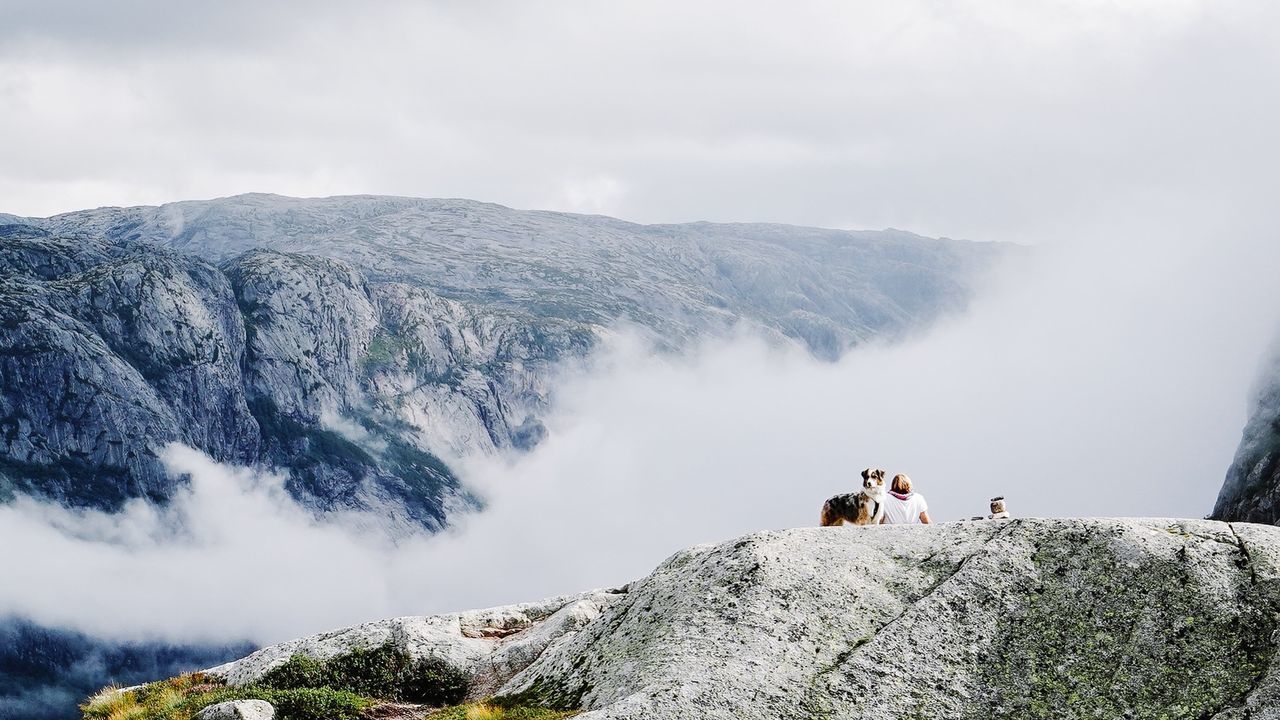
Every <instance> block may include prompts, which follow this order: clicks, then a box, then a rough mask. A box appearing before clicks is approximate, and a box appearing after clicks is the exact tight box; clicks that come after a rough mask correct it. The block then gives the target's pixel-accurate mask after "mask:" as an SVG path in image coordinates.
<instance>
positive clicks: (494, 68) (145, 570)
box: [0, 0, 1280, 642]
mask: <svg viewBox="0 0 1280 720" xmlns="http://www.w3.org/2000/svg"><path fill="white" fill-rule="evenodd" d="M0 19H2V20H3V22H0V211H4V212H11V213H16V214H27V215H47V214H51V213H56V212H61V211H67V210H73V209H79V208H83V207H91V206H97V205H102V204H134V203H161V202H167V201H171V200H179V199H193V198H206V197H214V196H221V195H229V194H235V193H240V192H250V191H260V192H275V193H281V194H286V195H300V196H313V195H329V194H340V193H388V194H401V195H414V196H428V197H430V196H447V197H467V198H473V199H478V200H485V201H493V202H499V203H503V204H507V205H510V206H514V207H523V208H543V209H561V210H572V211H580V212H599V213H607V214H611V215H615V216H619V217H622V218H625V219H629V220H636V221H643V222H671V221H691V220H702V219H706V220H718V221H779V222H791V223H799V224H809V225H821V226H832V227H848V228H881V227H890V226H891V227H898V228H903V229H907V230H913V231H916V232H920V233H923V234H926V235H933V236H949V237H965V238H970V239H975V240H1003V241H1015V242H1022V243H1027V244H1030V245H1034V246H1036V247H1035V250H1034V252H1033V253H1030V254H1027V255H1026V256H1025V257H1024V258H1023V261H1021V262H1020V263H1019V264H1016V265H1010V266H1007V267H1004V268H1001V269H1000V270H999V271H997V272H996V273H994V274H993V275H992V276H991V277H989V278H987V279H986V280H985V281H984V282H983V283H982V284H981V285H980V287H979V292H978V295H977V297H976V299H975V301H974V303H973V304H972V306H971V307H970V308H969V309H968V311H967V312H965V313H963V314H961V315H957V316H953V317H950V318H948V319H946V320H944V321H942V322H940V323H938V324H937V325H936V326H934V327H932V328H930V329H929V330H928V331H927V332H922V333H920V334H918V335H917V336H914V337H912V338H909V339H908V340H906V341H904V342H901V343H897V344H893V345H880V344H871V345H867V346H864V347H860V348H858V349H857V350H855V351H854V352H851V353H849V354H848V355H846V356H845V357H844V358H842V359H840V360H839V361H837V362H822V361H818V360H815V359H813V358H812V357H809V356H808V355H806V354H804V353H802V352H799V351H798V350H796V349H794V348H780V347H777V346H772V345H769V344H768V343H766V342H764V341H762V340H761V339H759V338H757V337H755V336H753V335H752V334H751V333H750V332H749V331H745V330H744V331H743V332H741V333H739V334H737V335H735V336H733V337H728V338H716V339H708V340H707V341H706V342H705V343H703V344H700V345H698V346H695V347H693V348H691V349H690V350H689V351H688V352H686V353H683V354H679V355H664V354H659V353H655V352H653V351H652V349H651V348H650V347H648V346H647V345H646V343H645V342H644V340H643V339H642V338H637V337H634V336H632V335H630V334H628V333H625V332H623V333H620V334H619V335H617V336H616V337H615V339H614V340H613V341H612V342H611V343H609V344H607V345H605V346H603V347H602V348H601V349H600V351H599V352H598V353H597V354H596V355H594V356H593V357H592V358H591V359H590V361H589V362H587V363H586V364H585V365H582V366H577V367H574V368H567V369H565V371H564V372H565V375H564V376H563V377H562V378H561V379H560V381H559V383H558V384H557V388H558V389H557V392H556V401H555V404H554V406H553V407H552V409H551V410H550V412H549V414H548V416H547V418H546V422H547V425H548V428H549V434H548V437H547V440H546V441H545V442H543V443H542V444H541V445H540V446H539V447H538V448H537V449H535V450H534V451H533V452H531V453H529V454H527V455H522V456H519V457H515V458H471V459H468V460H465V461H464V462H463V464H462V465H460V470H461V472H462V474H463V477H464V478H465V479H467V481H468V482H469V483H471V484H473V486H475V487H477V488H479V489H480V490H481V491H483V492H484V493H485V495H486V497H487V499H488V500H489V509H488V510H487V511H486V512H484V513H480V514H478V515H474V516H470V517H464V518H459V519H458V525H457V527H456V528H454V529H453V530H451V531H450V532H447V533H444V534H441V535H437V536H434V537H426V536H423V537H415V538H408V539H401V541H400V542H399V543H398V544H394V545H388V544H386V542H385V541H384V540H380V539H378V538H372V537H368V536H367V534H366V533H362V532H361V531H360V530H359V529H358V528H359V527H361V522H362V520H363V519H362V518H359V517H342V516H338V517H333V518H330V520H329V521H327V522H325V523H319V524H317V523H316V522H314V521H313V520H312V519H311V518H310V517H309V516H308V515H307V514H306V513H304V512H302V511H301V510H299V509H297V508H296V507H293V506H292V505H291V504H290V503H289V501H288V500H287V499H286V498H284V497H283V496H282V494H281V491H280V489H279V478H275V477H273V476H271V475H269V474H264V473H262V472H258V471H251V470H247V469H244V468H233V467H226V466H220V465H217V464H216V463H213V462H211V461H209V460H208V459H207V458H203V457H202V456H200V455H199V454H198V453H196V452H194V451H191V450H190V449H186V448H181V447H174V448H171V449H170V450H169V453H168V455H167V459H168V462H169V463H170V466H171V467H172V468H173V470H174V472H178V473H189V474H190V475H191V476H192V477H193V478H194V482H193V485H192V488H191V490H190V494H189V495H186V496H184V497H183V498H182V499H180V500H179V501H177V502H175V504H174V506H173V508H171V509H170V510H169V511H158V510H156V509H155V508H151V507H148V506H145V505H135V506H134V507H132V508H131V509H130V510H129V511H128V512H126V513H125V514H123V515H119V516H109V515H102V514H98V513H76V512H72V511H68V510H65V509H62V508H58V507H53V506H48V505H40V504H37V503H33V502H31V501H26V500H24V501H21V502H19V503H18V504H16V505H11V506H6V507H0V547H10V546H15V545H20V546H22V547H27V548H31V551H30V552H26V553H22V554H16V553H0V577H5V578H6V583H5V584H4V585H2V586H0V614H3V613H5V612H18V613H21V614H24V615H27V616H30V617H32V618H33V619H36V620H37V621H40V622H46V623H50V624H65V625H73V626H76V627H79V628H81V629H86V630H89V631H92V632H95V633H100V634H116V635H122V636H126V637H135V636H139V635H156V636H162V637H165V638H169V639H174V638H176V639H214V640H222V639H227V638H240V637H248V638H251V639H254V640H257V641H260V642H268V641H274V640H282V639H285V638H287V637H291V636H293V635H296V634H301V633H304V632H312V631H318V630H322V629H325V628H329V627H334V626H338V625H343V624H350V623H355V622H359V621H362V620H367V619H370V618H373V617H381V616H386V615H393V614H402V613H423V612H435V611H442V610H449V609H460V608H465V607H473V606H484V605H493V604H498V603H504V602H516V601H523V600H530V599H534V598H537V597H541V596H547V595H556V594H561V593H566V592H573V591H577V590H582V589H586V588H589V587H597V586H605V585H613V584H621V583H625V582H627V581H629V580H632V579H635V578H636V577H639V576H641V575H643V574H644V573H646V572H648V570H650V569H651V568H652V567H653V566H654V565H656V564H657V563H658V562H659V561H660V560H661V559H662V558H663V557H665V556H666V555H668V554H670V553H671V552H674V551H676V550H678V549H680V548H682V547H684V546H687V545H689V544H692V543H699V542H711V541H716V540H722V539H725V538H729V537H733V536H734V535H737V534H741V533H745V532H751V531H755V530H760V529H766V528H784V527H791V526H795V525H808V524H813V523H814V522H815V521H816V514H817V509H818V506H819V505H820V503H821V500H822V499H824V498H825V497H827V496H829V495H831V494H834V493H836V492H840V491H845V490H847V489H848V487H849V483H850V479H851V478H852V477H854V476H856V473H857V471H858V470H860V469H861V467H863V466H865V465H881V466H884V467H886V468H888V469H889V470H890V472H891V473H892V472H907V473H908V474H910V475H911V476H912V477H913V478H915V480H916V483H917V487H918V488H919V489H920V490H921V491H922V492H923V493H924V494H925V495H926V497H927V498H928V499H929V502H930V504H931V507H932V508H933V510H934V514H935V515H936V516H937V517H938V518H939V519H960V518H965V517H968V516H971V515H977V514H980V513H983V512H984V510H985V507H986V501H987V499H988V498H989V497H991V496H992V495H995V494H1003V495H1006V496H1008V497H1009V506H1010V509H1011V511H1013V513H1014V514H1015V515H1021V516H1028V515H1035V516H1068V515H1088V516H1131V515H1144V516H1161V515H1169V516H1182V517H1198V516H1201V515H1204V514H1205V513H1207V512H1208V511H1209V509H1210V508H1211V506H1212V502H1213V499H1214V497H1215V495H1216V493H1217V490H1218V487H1219V486H1220V484H1221V481H1222V477H1223V473H1224V471H1225V469H1226V467H1227V466H1228V464H1229V463H1230V459H1231V454H1232V452H1233V451H1234V448H1235V444H1236V443H1237V442H1238V440H1239V436H1240V429H1241V427H1242V425H1243V423H1244V421H1245V418H1246V417H1247V412H1248V408H1249V397H1250V391H1251V387H1252V386H1253V385H1254V383H1255V382H1256V375H1257V371H1258V369H1259V367H1260V364H1261V362H1262V359H1263V357H1264V356H1265V354H1266V352H1267V349H1268V347H1269V346H1270V344H1271V342H1272V338H1273V337H1274V336H1275V332H1276V330H1277V328H1280V285H1278V284H1277V283H1275V282H1274V268H1276V267H1280V242H1277V240H1278V238H1277V232H1276V231H1277V228H1280V217H1277V215H1278V214H1280V211H1278V210H1277V208H1276V207H1275V197H1276V190H1277V187H1276V185H1277V183H1276V180H1275V169H1276V168H1277V167H1280V162H1277V161H1278V160H1280V157H1277V156H1278V155H1280V151H1278V148H1280V143H1276V142H1275V140H1274V130H1273V127H1272V126H1273V125H1274V122H1275V117H1276V116H1277V112H1276V111H1277V109H1280V82H1277V81H1278V80H1280V78H1278V77H1277V74H1278V73H1280V62H1278V60H1280V42H1277V41H1278V40H1280V37H1277V35H1280V30H1277V28H1280V22H1277V21H1278V20H1280V6H1277V5H1275V4H1273V3H1265V2H1242V1H1238V0H1222V1H1220V2H1212V3H1209V2H1193V1H1191V0H1159V1H1156V0H1149V1H1135V2H1118V1H1104V0H1074V1H1071V2H1068V1H1067V0H1056V1H1049V0H1010V1H1008V2H1003V1H999V0H992V1H989V2H955V3H936V2H927V1H924V0H901V1H895V2H869V3H847V2H830V3H824V2H803V1H801V2H789V3H786V4H785V5H784V4H778V3H764V2H753V1H745V2H707V3H697V4H691V3H664V2H616V3H591V2H563V3H559V2H553V3H537V4H533V3H514V2H492V3H464V2H441V3H394V2H385V3H361V4H337V3H306V4H302V3H297V4H290V3H273V4H266V3H248V2H227V3H198V4H197V3H190V4H180V3H172V2H124V3H117V4H113V5H111V6H109V7H108V6H105V5H99V4H86V5H84V6H80V5H78V4H74V3H66V2H30V3H28V2H5V1H4V0H0ZM299 597H306V598H308V599H309V601H308V602H305V603H300V602H299V601H298V598H299Z"/></svg>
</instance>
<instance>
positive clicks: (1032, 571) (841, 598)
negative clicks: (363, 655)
mask: <svg viewBox="0 0 1280 720" xmlns="http://www.w3.org/2000/svg"><path fill="white" fill-rule="evenodd" d="M1278 628H1280V528H1276V527H1270V526H1261V525H1252V524H1227V523H1221V522H1214V521H1202V520H1159V519H1147V520H1066V519H1063V520H1011V521H981V522H970V523H951V524H943V525H936V526H932V527H928V526H912V527H904V526H880V527H873V528H858V527H842V528H811V529H798V530H787V531H782V532H768V533H760V534H756V535H750V536H747V537H744V538H741V539H738V540H733V541H729V542H725V543H721V544H718V545H708V546H699V547H695V548H692V549H689V550H686V551H683V552H680V553H678V554H676V555H675V556H673V557H671V558H670V559H668V560H667V561H666V562H664V563H663V564H662V565H661V566H659V567H658V568H657V570H655V571H654V572H653V574H651V575H650V576H649V577H647V578H645V579H643V580H640V581H637V582H635V583H633V584H631V585H629V586H628V587H626V588H624V589H622V590H619V591H614V592H598V593H590V594H586V595H582V596H576V597H571V598H562V599H557V600H553V601H547V602H544V603H535V604H531V605H524V606H515V607H508V608H499V609H495V610H488V611H477V612H472V613H461V614H456V615H443V616H434V617H424V618H398V619H395V620H386V621H382V622H377V623H370V624H367V625H363V626H359V627H356V628H350V629H347V630H342V631H338V632H334V633H326V634H324V635H318V636H314V637H311V638H306V639H303V640H297V641H293V642H290V643H286V644H284V645H281V646H276V647H273V648H267V649H264V650H262V651H259V652H257V653H255V654H253V655H250V656H249V657H247V658H245V659H243V660H240V661H237V662H235V663H230V664H228V665H224V666H221V667H219V668H215V669H214V670H212V671H210V672H211V673H213V674H214V675H216V676H220V677H222V678H224V679H226V680H227V681H228V682H229V683H230V684H232V685H248V684H251V683H253V682H255V681H257V680H259V679H261V678H262V677H263V675H264V674H266V673H268V672H269V671H270V670H271V669H272V668H274V667H278V666H279V665H281V664H283V663H285V662H286V661H287V660H288V659H289V658H290V657H291V656H293V655H294V654H304V655H310V656H313V657H317V658H321V659H323V658H326V657H333V656H335V655H339V654H341V653H343V652H349V651H351V650H353V649H358V648H368V647H374V646H379V645H384V644H386V643H388V642H390V643H392V644H394V645H395V646H397V647H399V648H401V649H403V650H405V651H407V652H408V653H409V654H411V655H413V656H414V657H430V658H436V659H438V660H443V661H446V662H448V663H449V664H450V665H451V666H452V667H453V668H455V669H457V670H458V671H460V672H461V673H462V674H464V675H465V676H466V677H467V678H468V681H469V682H470V683H471V685H470V690H469V692H468V695H469V696H470V697H472V698H477V697H484V696H496V697H497V698H498V700H499V701H500V702H501V701H505V702H509V703H513V704H519V705H526V706H527V705H540V706H545V707H553V708H564V709H577V708H581V709H583V710H587V711H588V712H586V713H585V714H583V715H581V716H580V717H581V718H583V719H584V720H603V719H605V718H610V719H613V718H672V719H673V720H674V719H676V718H690V717H699V718H726V719H727V718H734V719H735V720H741V719H744V718H762V719H763V718H797V719H798V718H813V717H832V718H903V717H945V718H977V717H1009V718H1015V717H1016V718H1025V717H1046V718H1047V717H1108V718H1119V717H1133V718H1144V717H1153V718H1154V717H1163V718H1215V719H1216V720H1228V719H1231V718H1241V719H1243V718H1246V717H1248V718H1277V717H1280V663H1276V662H1275V661H1274V660H1275V651H1276V640H1277V633H1276V631H1277V629H1278Z"/></svg>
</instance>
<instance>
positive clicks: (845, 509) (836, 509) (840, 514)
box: [819, 492, 865, 527]
mask: <svg viewBox="0 0 1280 720" xmlns="http://www.w3.org/2000/svg"><path fill="white" fill-rule="evenodd" d="M861 509H862V493H860V492H856V493H845V494H844V495H836V496H835V497H833V498H831V499H830V500H828V501H826V502H825V503H823V504H822V515H821V517H820V518H819V521H820V522H821V523H822V526H823V527H830V526H832V525H842V524H844V523H846V522H848V523H853V524H855V525H860V524H863V523H864V522H865V520H864V521H859V518H858V515H859V511H861Z"/></svg>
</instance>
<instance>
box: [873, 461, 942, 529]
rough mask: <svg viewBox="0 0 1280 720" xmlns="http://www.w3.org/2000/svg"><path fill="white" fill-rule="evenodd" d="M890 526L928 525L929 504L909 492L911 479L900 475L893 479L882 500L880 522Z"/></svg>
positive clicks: (921, 496)
mask: <svg viewBox="0 0 1280 720" xmlns="http://www.w3.org/2000/svg"><path fill="white" fill-rule="evenodd" d="M880 522H881V523H886V524H890V525H919V524H924V525H928V524H929V523H931V522H933V521H932V520H930V519H929V503H927V502H925V500H924V496H923V495H921V494H920V493H918V492H912V491H911V478H909V477H907V476H906V475H903V474H901V473H899V474H897V475H895V476H894V477H893V484H892V485H891V486H890V487H889V494H888V495H887V496H886V497H885V500H884V519H883V520H881V521H880Z"/></svg>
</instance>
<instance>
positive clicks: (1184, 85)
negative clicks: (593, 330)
mask: <svg viewBox="0 0 1280 720" xmlns="http://www.w3.org/2000/svg"><path fill="white" fill-rule="evenodd" d="M0 18H3V22H0V199H2V200H0V206H2V207H0V211H3V212H10V213H15V214H26V215H38V216H43V215H47V214H52V213H57V212H62V211H69V210H74V209H81V208H85V207H95V206H99V205H107V204H112V205H121V204H140V203H147V204H156V203H162V202H168V201H172V200H179V199H200V198H208V197H216V196H225V195H231V194H237V193H241V192H250V191H260V192H276V193H280V194H285V195H297V196H317V195H332V194H343V193H384V194H399V195H411V196H423V197H437V196H440V197H467V198H472V199H478V200H485V201H491V202H498V203H503V204H506V205H510V206H513V207H520V208H539V209H559V210H572V211H581V212H599V213H605V214H611V215H615V216H619V217H623V218H625V219H629V220H635V221H639V222H674V221H693V220H717V221H778V222H789V223H797V224H806V225H820V226H831V227H846V228H866V229H878V228H883V227H899V228H903V229H909V230H914V231H916V232H920V233H923V234H926V235H935V236H937V235H945V236H949V237H965V238H971V239H980V240H1009V241H1017V242H1028V243H1040V242H1045V241H1051V240H1054V239H1059V238H1061V237H1062V236H1063V234H1064V233H1067V234H1069V232H1070V230H1071V229H1072V228H1073V227H1074V226H1075V225H1076V224H1077V223H1078V222H1079V220H1080V219H1081V218H1082V217H1087V216H1088V215H1090V214H1091V213H1093V212H1094V210H1095V209H1096V208H1098V207H1100V206H1112V205H1116V204H1120V205H1123V204H1126V203H1130V202H1133V201H1134V200H1135V199H1139V200H1141V199H1145V198H1147V197H1149V196H1150V195H1151V194H1158V195H1160V196H1161V197H1163V198H1165V199H1166V200H1167V201H1168V202H1169V203H1170V204H1172V205H1175V206H1176V205H1177V204H1180V203H1185V202H1190V201H1195V202H1197V203H1203V202H1217V203H1222V204H1224V205H1226V206H1233V205H1235V204H1243V203H1249V202H1257V203H1261V202H1264V201H1265V199H1266V198H1268V197H1269V196H1268V195H1267V194H1265V193H1260V192H1259V185H1261V184H1262V183H1266V184H1268V185H1270V184H1273V180H1272V174H1273V169H1274V168H1275V167H1276V165H1277V163H1276V160H1277V159H1278V158H1277V157H1276V155H1277V147H1276V143H1274V142H1271V141H1270V126H1271V125H1272V124H1273V120H1274V118H1275V116H1276V110H1277V100H1278V99H1280V98H1278V94H1280V89H1278V88H1280V82H1278V81H1280V78H1278V77H1277V74H1278V73H1280V62H1277V60H1278V58H1277V55H1278V54H1280V43H1277V42H1275V41H1276V37H1275V36H1276V34H1277V33H1276V31H1275V29H1274V28H1276V27H1278V26H1280V22H1278V21H1280V6H1276V5H1275V4H1274V3H1270V2H1265V1H1262V0H1259V1H1256V2H1251V1H1246V0H1215V1H1213V2H1209V1H1207V0H1206V1H1204V2H1201V1H1198V0H1130V1H1127V2H1126V1H1121V0H983V1H981V2H976V1H973V0H969V1H964V0H961V1H958V2H953V3H938V2H934V1H933V0H900V1H899V0H895V1H894V2H860V3H849V2H843V1H841V0H831V1H829V2H828V1H814V0H798V1H797V2H788V3H785V4H782V3H775V2H761V1H759V0H711V1H709V2H700V3H684V2H663V1H661V0H659V1H656V2H655V1H650V0H644V1H639V0H622V1H620V2H610V3H597V2H590V1H589V0H581V1H573V0H570V1H568V2H550V3H519V2H502V1H499V2H486V3H468V2H393V1H388V2H378V3H333V2H292V3H291V2H281V3H255V2H244V1H236V0H232V1H230V2H219V3H195V2H177V3H175V2H167V1H165V0H126V1H124V2H119V3H111V4H110V5H104V4H100V3H78V2H69V1H68V0H0Z"/></svg>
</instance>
